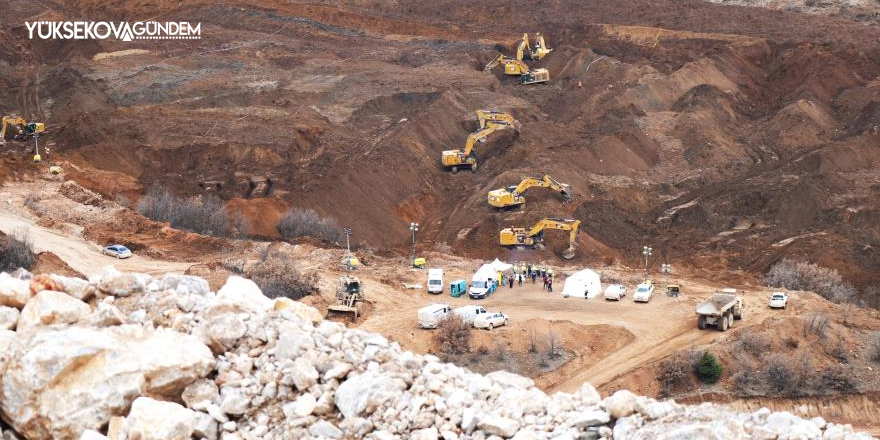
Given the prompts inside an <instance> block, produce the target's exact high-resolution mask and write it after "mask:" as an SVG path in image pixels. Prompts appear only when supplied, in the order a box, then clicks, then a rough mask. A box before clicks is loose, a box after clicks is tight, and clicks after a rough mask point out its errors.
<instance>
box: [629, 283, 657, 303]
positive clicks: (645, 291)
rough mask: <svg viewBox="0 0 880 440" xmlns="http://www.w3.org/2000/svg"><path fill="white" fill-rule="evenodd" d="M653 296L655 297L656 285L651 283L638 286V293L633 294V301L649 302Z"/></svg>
mask: <svg viewBox="0 0 880 440" xmlns="http://www.w3.org/2000/svg"><path fill="white" fill-rule="evenodd" d="M652 296H654V285H653V284H651V282H650V281H649V282H646V283H642V284H639V285H638V286H636V291H635V293H633V301H635V302H648V301H650V300H651V297H652Z"/></svg>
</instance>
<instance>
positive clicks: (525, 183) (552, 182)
mask: <svg viewBox="0 0 880 440" xmlns="http://www.w3.org/2000/svg"><path fill="white" fill-rule="evenodd" d="M533 186H537V187H541V188H550V189H552V190H554V191H557V192H558V193H559V194H561V195H562V198H563V199H565V200H566V201H568V200H571V185H568V184H566V183H560V182H559V181H557V180H556V179H554V178H552V177H550V176H549V175H544V177H543V178H541V179H539V178H537V177H526V178H524V179H523V180H522V182H520V183H519V185H517V186H516V188H514V189H513V191H512V193H513V195H514V196H518V195H520V194H522V193H524V192H525V191H526V190H527V189H529V188H531V187H533Z"/></svg>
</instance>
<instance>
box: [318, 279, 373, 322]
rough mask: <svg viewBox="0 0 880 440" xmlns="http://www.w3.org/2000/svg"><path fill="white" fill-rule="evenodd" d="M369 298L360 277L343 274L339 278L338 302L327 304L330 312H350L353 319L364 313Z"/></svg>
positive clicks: (337, 288) (355, 319)
mask: <svg viewBox="0 0 880 440" xmlns="http://www.w3.org/2000/svg"><path fill="white" fill-rule="evenodd" d="M365 302H368V301H367V298H366V297H365V296H364V288H363V285H361V281H360V279H358V277H355V276H343V277H340V278H339V285H338V286H337V287H336V304H331V305H329V306H327V312H328V313H346V314H350V315H351V316H352V318H353V321H357V319H358V316H360V315H361V314H362V313H363V310H364V304H363V303H365Z"/></svg>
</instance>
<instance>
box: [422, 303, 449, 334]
mask: <svg viewBox="0 0 880 440" xmlns="http://www.w3.org/2000/svg"><path fill="white" fill-rule="evenodd" d="M450 313H452V308H451V307H449V306H448V305H446V304H431V305H429V306H425V307H422V308H421V309H419V327H421V328H437V324H439V323H440V320H441V319H443V318H445V317H446V315H448V314H450Z"/></svg>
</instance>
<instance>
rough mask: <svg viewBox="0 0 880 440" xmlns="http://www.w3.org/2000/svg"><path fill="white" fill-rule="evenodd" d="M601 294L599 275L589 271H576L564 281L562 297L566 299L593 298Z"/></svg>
mask: <svg viewBox="0 0 880 440" xmlns="http://www.w3.org/2000/svg"><path fill="white" fill-rule="evenodd" d="M601 294H602V282H601V281H600V280H599V274H597V273H596V272H593V271H592V270H590V269H584V270H581V271H577V272H575V273H573V274H571V275H569V276H568V278H566V279H565V285H564V286H563V287H562V296H563V297H565V298H568V297H570V296H573V297H575V298H584V297H587V298H595V297H597V296H599V295H601Z"/></svg>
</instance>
